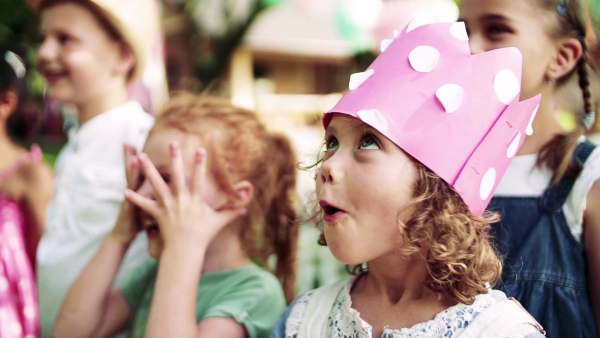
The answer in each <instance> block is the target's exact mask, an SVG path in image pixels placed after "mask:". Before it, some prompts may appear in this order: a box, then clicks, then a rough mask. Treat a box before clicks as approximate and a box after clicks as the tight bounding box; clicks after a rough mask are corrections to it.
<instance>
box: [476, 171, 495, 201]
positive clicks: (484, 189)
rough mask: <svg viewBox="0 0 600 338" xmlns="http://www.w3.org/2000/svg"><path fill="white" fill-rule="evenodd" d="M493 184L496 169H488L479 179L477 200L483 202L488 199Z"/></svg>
mask: <svg viewBox="0 0 600 338" xmlns="http://www.w3.org/2000/svg"><path fill="white" fill-rule="evenodd" d="M495 184H496V169H494V168H489V169H488V170H487V171H486V172H485V174H483V177H482V178H481V184H480V185H479V198H481V200H482V201H485V200H486V199H487V198H488V197H490V194H491V193H492V190H493V189H494V185H495Z"/></svg>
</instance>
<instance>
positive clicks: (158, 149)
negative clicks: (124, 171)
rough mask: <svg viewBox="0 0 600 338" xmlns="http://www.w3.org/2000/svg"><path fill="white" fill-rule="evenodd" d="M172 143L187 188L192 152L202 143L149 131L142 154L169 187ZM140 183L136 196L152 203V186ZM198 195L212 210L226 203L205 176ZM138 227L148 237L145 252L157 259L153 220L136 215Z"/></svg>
mask: <svg viewBox="0 0 600 338" xmlns="http://www.w3.org/2000/svg"><path fill="white" fill-rule="evenodd" d="M173 141H177V142H179V144H180V146H181V154H182V157H183V165H184V170H185V174H186V177H185V181H186V184H187V185H188V186H190V184H191V173H192V169H193V167H194V158H195V157H194V154H195V151H196V150H198V149H200V148H201V147H202V143H201V141H200V140H199V139H198V137H195V136H192V135H189V134H185V133H183V132H181V131H179V130H176V129H172V128H161V129H158V130H153V132H152V133H151V134H150V136H149V137H148V140H147V141H146V145H145V146H144V152H145V153H146V154H147V155H148V158H149V159H150V160H151V161H152V163H153V164H154V166H155V167H156V169H157V170H158V172H159V173H160V175H161V176H162V178H163V180H164V181H165V182H166V183H167V184H168V185H169V186H171V177H172V171H171V155H170V153H169V143H171V142H173ZM208 155H209V156H208V161H210V154H208ZM141 179H142V181H141V185H140V187H139V188H138V189H137V192H138V193H139V194H141V195H142V196H144V197H147V198H150V199H156V194H155V191H154V188H153V187H152V184H151V183H150V182H149V181H148V180H147V179H145V178H143V177H142V178H141ZM202 191H203V194H204V196H203V197H204V200H205V201H206V203H207V204H208V205H209V206H210V207H212V208H215V209H219V207H220V206H222V205H223V204H224V203H226V201H227V198H226V196H225V194H224V193H223V192H222V191H221V190H219V189H218V188H217V185H216V183H215V181H214V179H213V178H212V175H210V173H209V172H207V177H206V181H205V185H204V187H203V188H202ZM139 224H140V226H141V227H142V229H143V230H144V231H146V234H147V236H148V252H149V253H150V256H152V257H154V258H159V257H160V254H161V252H162V249H163V241H162V238H161V236H160V231H159V228H158V224H157V222H156V220H155V219H154V218H153V217H152V216H151V215H149V214H146V213H143V212H141V211H140V212H139Z"/></svg>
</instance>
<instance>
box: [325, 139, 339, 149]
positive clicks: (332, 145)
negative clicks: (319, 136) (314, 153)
mask: <svg viewBox="0 0 600 338" xmlns="http://www.w3.org/2000/svg"><path fill="white" fill-rule="evenodd" d="M338 147H339V144H338V140H337V139H336V138H335V137H334V136H330V137H328V138H327V139H326V140H325V151H336V150H337V148H338Z"/></svg>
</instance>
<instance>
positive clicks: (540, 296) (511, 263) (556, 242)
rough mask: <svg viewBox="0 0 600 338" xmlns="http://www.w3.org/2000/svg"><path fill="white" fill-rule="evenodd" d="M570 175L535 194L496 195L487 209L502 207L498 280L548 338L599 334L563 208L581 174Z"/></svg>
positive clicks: (578, 248) (582, 158)
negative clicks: (501, 264) (501, 261)
mask: <svg viewBox="0 0 600 338" xmlns="http://www.w3.org/2000/svg"><path fill="white" fill-rule="evenodd" d="M593 150H594V145H593V144H592V143H590V142H587V141H586V142H582V143H580V144H579V145H578V146H577V147H576V149H575V151H574V153H573V161H575V163H578V164H582V167H583V164H584V163H585V162H586V160H587V158H588V157H589V155H590V153H591V152H592V151H593ZM580 173H581V171H579V172H575V173H570V174H569V175H566V176H565V177H564V178H563V179H562V180H561V181H560V182H559V183H558V184H557V185H555V186H552V187H549V188H547V189H546V191H545V192H544V193H543V194H542V195H537V196H497V197H494V198H492V201H491V202H490V205H489V209H490V210H494V211H498V212H500V215H501V219H500V222H497V223H494V224H492V235H493V237H492V240H493V242H494V245H495V247H496V248H497V250H498V252H499V253H500V254H501V255H502V256H503V257H502V258H503V269H502V279H501V281H500V282H499V284H498V285H497V287H498V288H500V289H501V290H502V291H504V292H505V293H506V294H507V295H508V296H513V297H515V298H516V299H517V300H519V302H521V304H522V305H523V306H524V307H525V309H527V311H529V313H531V314H532V315H533V316H534V318H535V319H536V320H537V321H539V322H540V324H541V325H542V326H543V327H544V328H545V329H546V332H547V334H546V336H547V337H548V338H562V337H569V338H586V337H597V333H596V332H597V331H596V327H595V320H594V312H593V310H592V307H591V303H590V299H589V296H588V287H589V285H588V280H587V276H586V274H587V268H586V260H585V250H584V247H583V245H582V244H581V242H580V241H578V240H577V239H576V238H575V237H573V234H572V233H571V230H570V227H569V224H568V223H567V220H566V218H565V215H564V212H563V205H564V204H565V201H566V199H567V198H568V196H569V194H570V192H571V190H572V188H573V186H574V184H575V182H576V180H577V177H578V175H579V174H580Z"/></svg>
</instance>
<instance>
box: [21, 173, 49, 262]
mask: <svg viewBox="0 0 600 338" xmlns="http://www.w3.org/2000/svg"><path fill="white" fill-rule="evenodd" d="M24 169H25V170H24V174H25V182H26V183H25V184H26V185H25V187H24V189H23V190H24V195H23V197H22V201H23V203H22V204H23V207H24V210H25V217H26V221H27V229H26V237H27V254H28V256H29V258H30V260H31V262H32V263H35V260H36V257H35V253H36V249H37V246H38V243H39V241H40V238H41V237H42V234H43V233H44V230H45V225H46V224H45V223H46V209H47V208H48V205H49V204H50V200H51V199H52V183H53V181H54V175H53V173H52V170H51V169H50V167H48V166H47V165H46V164H45V163H42V164H40V163H32V164H30V165H28V166H27V167H26V168H24Z"/></svg>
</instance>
